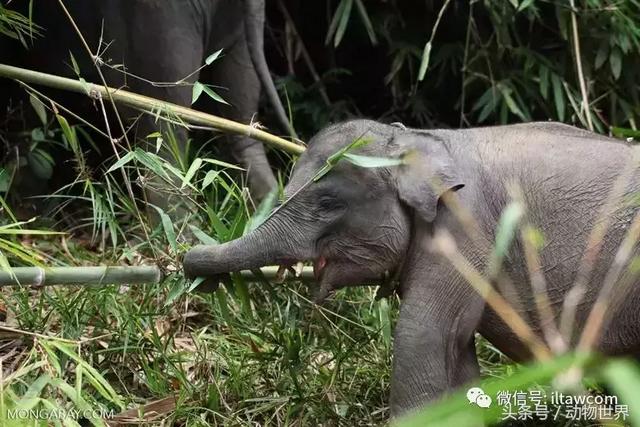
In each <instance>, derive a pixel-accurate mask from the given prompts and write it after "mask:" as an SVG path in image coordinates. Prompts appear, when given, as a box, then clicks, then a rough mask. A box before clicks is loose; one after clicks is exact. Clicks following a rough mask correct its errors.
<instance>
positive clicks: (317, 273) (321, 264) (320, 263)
mask: <svg viewBox="0 0 640 427" xmlns="http://www.w3.org/2000/svg"><path fill="white" fill-rule="evenodd" d="M326 266H327V259H326V258H325V257H323V256H319V257H318V258H316V259H315V260H314V261H313V276H314V277H315V278H316V281H319V280H320V278H321V277H322V271H323V270H324V268H325V267H326Z"/></svg>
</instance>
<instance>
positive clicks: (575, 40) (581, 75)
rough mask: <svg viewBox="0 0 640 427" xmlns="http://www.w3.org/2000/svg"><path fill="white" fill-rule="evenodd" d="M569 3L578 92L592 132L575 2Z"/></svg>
mask: <svg viewBox="0 0 640 427" xmlns="http://www.w3.org/2000/svg"><path fill="white" fill-rule="evenodd" d="M569 1H570V3H571V27H572V30H573V49H574V51H575V54H576V68H577V71H578V80H579V81H580V92H581V93H582V108H584V114H585V116H586V117H587V125H588V126H589V130H590V131H592V132H593V122H592V120H591V111H590V110H589V93H588V92H587V85H586V83H585V80H584V72H583V71H582V56H581V55H580V38H579V37H578V18H577V17H576V5H575V0H569Z"/></svg>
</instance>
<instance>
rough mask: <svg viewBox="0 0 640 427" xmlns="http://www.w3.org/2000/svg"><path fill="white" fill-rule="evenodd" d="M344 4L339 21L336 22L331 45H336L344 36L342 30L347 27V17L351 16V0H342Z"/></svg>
mask: <svg viewBox="0 0 640 427" xmlns="http://www.w3.org/2000/svg"><path fill="white" fill-rule="evenodd" d="M342 1H343V2H344V3H345V6H344V8H343V10H342V14H341V15H340V22H339V23H338V29H337V30H336V36H335V38H334V39H333V47H338V45H339V44H340V42H341V41H342V37H344V32H345V31H346V29H347V24H348V23H349V18H350V17H351V8H352V7H353V0H342Z"/></svg>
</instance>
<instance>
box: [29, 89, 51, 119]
mask: <svg viewBox="0 0 640 427" xmlns="http://www.w3.org/2000/svg"><path fill="white" fill-rule="evenodd" d="M29 103H30V104H31V106H32V107H33V110H34V111H35V112H36V114H37V115H38V118H39V119H40V123H42V125H43V126H44V125H46V124H47V110H46V109H45V108H44V104H43V103H42V101H40V99H39V98H38V97H37V96H35V95H34V94H29Z"/></svg>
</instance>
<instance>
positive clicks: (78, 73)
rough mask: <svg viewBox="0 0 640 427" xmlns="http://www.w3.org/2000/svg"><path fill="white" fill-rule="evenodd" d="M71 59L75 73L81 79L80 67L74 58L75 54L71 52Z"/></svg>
mask: <svg viewBox="0 0 640 427" xmlns="http://www.w3.org/2000/svg"><path fill="white" fill-rule="evenodd" d="M69 57H70V58H71V66H72V67H73V72H74V73H76V76H78V77H80V67H78V62H77V61H76V58H75V57H74V56H73V53H71V51H69Z"/></svg>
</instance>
